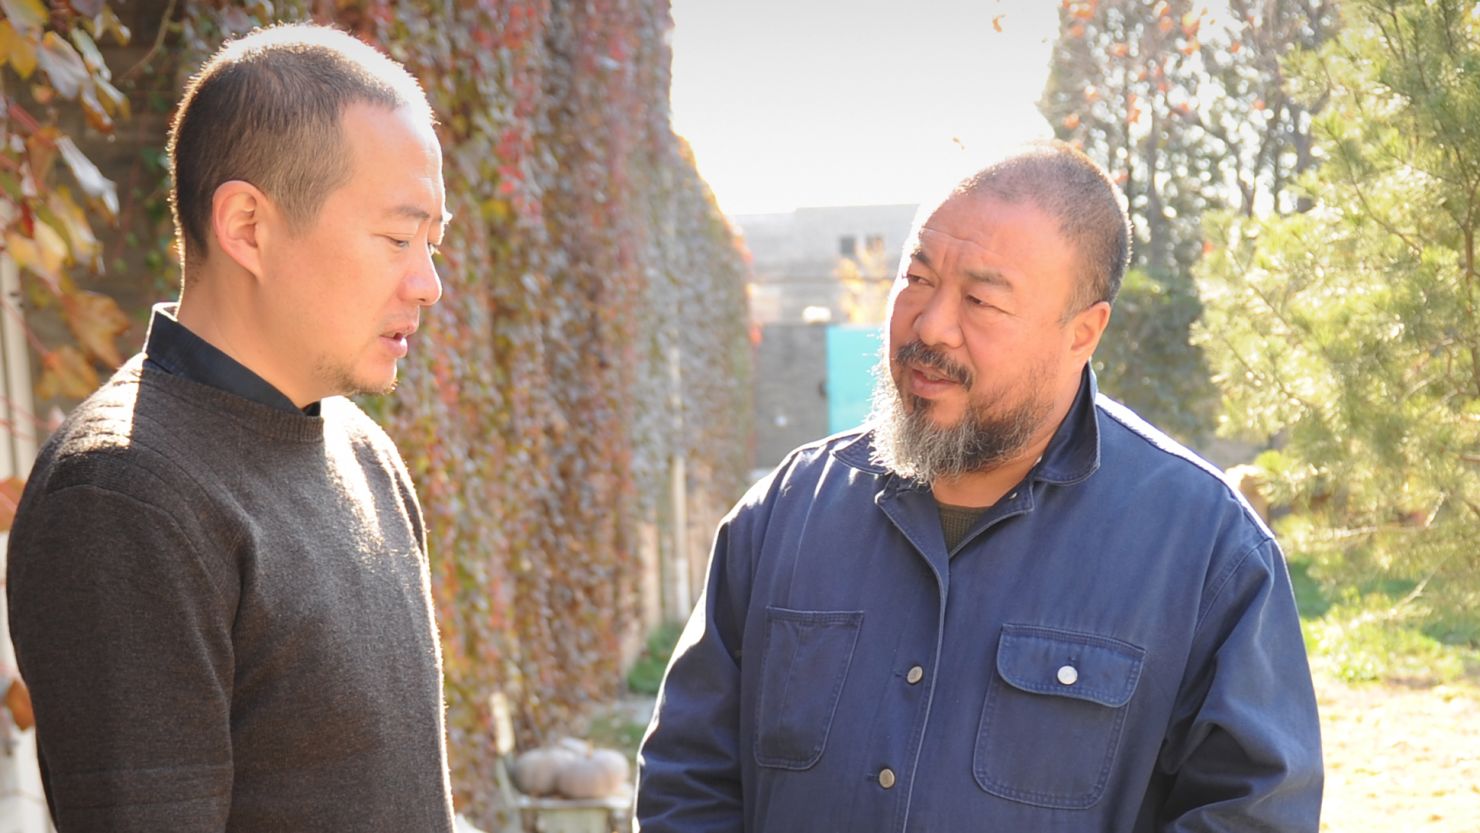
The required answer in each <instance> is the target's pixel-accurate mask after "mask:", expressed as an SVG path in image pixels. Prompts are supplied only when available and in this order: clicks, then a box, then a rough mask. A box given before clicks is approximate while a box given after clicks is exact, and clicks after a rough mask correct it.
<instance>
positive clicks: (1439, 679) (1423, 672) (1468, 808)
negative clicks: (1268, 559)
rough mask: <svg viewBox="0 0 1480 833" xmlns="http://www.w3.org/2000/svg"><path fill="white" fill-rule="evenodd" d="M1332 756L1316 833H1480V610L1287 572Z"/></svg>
mask: <svg viewBox="0 0 1480 833" xmlns="http://www.w3.org/2000/svg"><path fill="white" fill-rule="evenodd" d="M1290 573H1291V578H1292V579H1293V580H1294V582H1295V593H1296V598H1297V601H1298V602H1299V603H1300V610H1301V615H1302V617H1303V619H1304V626H1305V635H1306V644H1307V646H1308V647H1309V649H1310V655H1311V666H1312V669H1313V671H1314V673H1315V682H1316V696H1317V699H1318V700H1319V702H1320V708H1321V734H1322V745H1323V747H1324V750H1323V751H1324V753H1325V757H1326V796H1325V802H1324V804H1323V806H1322V812H1321V830H1322V831H1329V833H1390V831H1392V832H1393V833H1475V832H1476V831H1480V647H1477V646H1480V638H1477V635H1480V611H1473V610H1460V611H1449V612H1447V613H1442V614H1436V613H1435V612H1434V611H1433V610H1429V609H1427V608H1426V607H1425V603H1424V597H1423V596H1422V595H1421V594H1420V595H1418V596H1415V595H1414V589H1415V585H1413V584H1411V583H1405V582H1387V583H1383V584H1373V585H1369V586H1364V587H1349V588H1346V589H1345V590H1343V591H1340V592H1333V591H1330V590H1328V589H1326V588H1323V587H1322V586H1321V585H1320V584H1319V583H1318V582H1316V581H1315V580H1313V579H1312V578H1311V576H1310V575H1309V571H1308V569H1307V567H1306V565H1304V564H1302V563H1300V562H1298V561H1296V562H1294V563H1292V564H1291V565H1290Z"/></svg>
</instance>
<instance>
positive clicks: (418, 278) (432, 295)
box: [406, 250, 442, 307]
mask: <svg viewBox="0 0 1480 833" xmlns="http://www.w3.org/2000/svg"><path fill="white" fill-rule="evenodd" d="M406 291H407V295H408V296H409V297H410V299H411V300H413V301H415V302H416V303H417V304H419V305H421V306H424V307H429V306H431V305H432V304H435V303H437V301H439V300H441V299H442V277H441V276H440V275H438V274H437V265H436V264H435V263H434V262H433V261H432V253H431V250H427V252H426V254H425V255H423V256H422V257H421V258H420V259H418V260H417V262H416V266H415V268H414V269H413V270H412V272H411V274H409V275H407V276H406Z"/></svg>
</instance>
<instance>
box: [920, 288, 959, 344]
mask: <svg viewBox="0 0 1480 833" xmlns="http://www.w3.org/2000/svg"><path fill="white" fill-rule="evenodd" d="M960 313H961V304H960V302H959V301H957V300H955V299H953V298H951V297H950V295H949V293H947V292H944V291H941V290H936V291H935V292H934V293H932V294H931V296H930V300H929V301H928V302H927V303H926V304H925V308H924V309H922V310H920V314H919V315H918V316H916V317H915V335H916V336H917V337H918V338H919V339H920V341H921V342H923V343H924V344H925V345H926V346H928V347H945V348H956V347H960V346H961V343H962V342H961V316H960Z"/></svg>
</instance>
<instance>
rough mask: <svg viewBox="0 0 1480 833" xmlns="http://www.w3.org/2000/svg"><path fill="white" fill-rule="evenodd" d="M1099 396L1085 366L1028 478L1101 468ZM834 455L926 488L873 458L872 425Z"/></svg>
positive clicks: (1069, 480) (1077, 475)
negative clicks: (1070, 402) (1065, 410)
mask: <svg viewBox="0 0 1480 833" xmlns="http://www.w3.org/2000/svg"><path fill="white" fill-rule="evenodd" d="M1098 398H1099V385H1098V383H1097V382H1096V381H1095V374H1094V371H1092V370H1090V369H1089V366H1088V365H1086V366H1085V368H1084V372H1083V374H1082V376H1081V378H1080V383H1079V393H1078V394H1077V395H1075V397H1074V404H1073V405H1071V406H1069V413H1068V414H1067V415H1066V416H1065V417H1064V421H1063V422H1061V423H1059V427H1058V430H1057V431H1055V432H1054V435H1053V439H1051V440H1049V442H1048V448H1047V449H1045V450H1044V452H1043V459H1042V460H1040V461H1039V462H1038V465H1037V466H1034V467H1033V471H1032V472H1031V473H1030V474H1029V475H1028V479H1029V480H1037V481H1043V482H1045V483H1056V484H1059V485H1065V486H1067V485H1072V484H1074V483H1079V482H1080V481H1083V480H1085V479H1086V478H1088V477H1089V476H1090V475H1092V474H1094V473H1095V470H1097V469H1098V468H1099V467H1100V423H1099V419H1098V413H1097V410H1098V409H1097V408H1096V407H1095V402H1096V400H1097V399H1098ZM832 454H833V456H834V457H836V458H837V459H838V460H839V461H841V462H843V463H844V464H846V465H848V466H851V467H853V468H855V469H858V470H859V471H863V472H868V473H870V474H875V475H881V476H882V475H887V476H889V477H890V478H891V479H896V480H899V481H900V483H899V487H900V488H909V487H910V486H913V487H916V488H924V485H925V484H922V483H912V482H911V481H907V480H905V479H904V478H899V477H897V476H895V475H894V474H893V473H892V472H890V471H888V470H887V469H886V468H884V466H883V465H881V464H880V463H879V462H878V461H877V460H875V459H874V432H873V429H872V428H869V429H867V430H865V431H863V432H862V433H860V434H859V435H858V436H857V437H854V438H853V439H851V440H848V441H846V442H844V443H843V444H842V445H840V446H838V447H837V448H835V449H833V452H832Z"/></svg>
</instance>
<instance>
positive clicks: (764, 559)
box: [637, 372, 1322, 833]
mask: <svg viewBox="0 0 1480 833" xmlns="http://www.w3.org/2000/svg"><path fill="white" fill-rule="evenodd" d="M870 451H871V448H870V436H869V434H868V433H866V432H852V433H846V434H841V435H838V436H835V437H831V438H828V439H826V440H823V441H821V442H819V443H816V444H813V445H809V446H805V447H803V448H801V449H799V450H798V451H796V452H794V453H793V454H792V455H791V456H790V457H789V458H788V459H787V460H786V461H785V462H784V463H782V465H781V466H780V468H778V469H777V470H776V472H774V473H773V474H772V475H771V476H769V477H768V478H766V479H765V480H762V481H761V482H760V483H757V484H756V486H755V487H754V488H752V489H751V491H750V492H749V494H748V495H747V496H746V497H745V498H744V499H743V500H742V501H741V502H740V504H739V505H738V506H736V508H735V509H734V510H733V511H732V512H731V514H730V515H729V516H728V517H727V518H726V519H725V520H724V522H723V523H722V524H721V526H720V529H719V532H718V536H717V538H716V541H715V546H714V553H713V557H712V559H711V562H710V567H709V577H708V581H707V585H706V588H705V592H704V595H703V597H702V598H701V600H700V603H699V605H698V606H697V607H696V609H695V611H694V615H693V617H692V618H691V619H690V621H689V624H688V627H687V629H686V630H685V632H684V637H683V639H682V640H681V642H680V646H679V649H678V651H677V652H676V653H675V655H674V658H673V661H672V663H671V665H670V667H669V670H668V674H667V677H666V679H665V680H664V684H663V690H662V693H661V695H660V696H659V700H658V708H657V711H656V714H655V715H654V718H653V723H652V725H651V726H650V727H649V731H648V736H647V738H646V739H645V741H644V743H643V747H642V752H641V756H640V759H639V779H638V794H637V821H638V823H639V825H640V829H641V830H642V831H644V833H660V832H661V833H667V832H668V831H674V832H675V833H677V831H683V832H684V833H698V832H699V831H706V833H708V832H710V831H714V832H717V831H742V830H744V831H753V833H761V832H762V831H763V832H764V833H790V831H798V833H800V831H807V832H808V833H814V831H848V833H866V832H868V831H880V833H882V831H911V833H925V831H932V833H937V832H938V833H957V832H958V831H976V830H981V831H1012V833H1036V832H1037V831H1065V833H1068V832H1069V831H1073V833H1087V831H1127V833H1129V832H1131V831H1134V832H1135V833H1140V831H1253V830H1261V831H1263V830H1268V831H1282V832H1283V831H1311V833H1314V831H1315V830H1316V829H1317V818H1318V815H1319V808H1320V799H1321V779H1322V771H1321V752H1320V730H1319V725H1318V722H1317V717H1316V703H1315V696H1314V693H1313V691H1312V687H1311V679H1310V671H1309V668H1308V666H1307V664H1306V658H1305V649H1304V645H1303V643H1302V640H1301V635H1300V624H1299V621H1298V619H1297V616H1296V611H1295V600H1294V596H1293V593H1292V592H1291V588H1290V582H1289V576H1288V573H1287V572H1286V569H1285V565H1284V561H1283V559H1282V557H1281V554H1280V551H1279V548H1278V546H1277V545H1276V544H1275V542H1274V540H1273V539H1272V538H1271V537H1270V533H1269V531H1268V530H1267V529H1266V528H1265V527H1264V526H1263V525H1262V524H1261V523H1260V522H1259V521H1258V520H1257V518H1255V517H1254V516H1253V515H1252V513H1251V512H1250V511H1249V509H1248V507H1247V505H1246V504H1245V503H1244V502H1243V501H1242V500H1241V499H1240V498H1239V497H1238V496H1237V495H1236V494H1235V493H1234V492H1233V491H1232V490H1231V489H1229V488H1228V486H1227V485H1225V483H1224V482H1223V481H1222V479H1221V478H1220V477H1219V476H1218V472H1217V471H1216V470H1215V469H1212V468H1210V467H1208V466H1207V465H1206V464H1205V463H1202V462H1201V461H1199V460H1197V459H1196V458H1195V457H1193V456H1192V455H1191V454H1189V453H1188V452H1187V451H1186V450H1184V449H1182V448H1181V447H1180V446H1178V445H1176V444H1175V443H1174V442H1172V441H1171V440H1169V439H1167V438H1166V437H1165V436H1163V435H1162V434H1160V433H1158V432H1157V431H1156V430H1155V429H1153V428H1151V427H1150V426H1148V425H1146V424H1145V423H1144V422H1142V421H1141V420H1140V419H1139V418H1137V417H1136V416H1135V415H1134V414H1132V413H1130V412H1129V411H1128V410H1126V409H1125V408H1124V407H1122V406H1120V405H1117V404H1116V403H1114V402H1111V401H1109V400H1107V399H1105V398H1103V397H1099V396H1097V394H1096V391H1095V385H1094V379H1093V376H1092V375H1091V374H1089V373H1088V372H1086V374H1085V380H1084V383H1083V386H1082V388H1081V391H1080V394H1079V398H1078V401H1076V403H1075V405H1074V407H1073V408H1072V409H1071V411H1070V413H1069V416H1068V417H1067V418H1066V419H1065V421H1064V423H1063V424H1062V425H1061V426H1060V428H1059V430H1058V432H1057V434H1056V435H1055V437H1054V439H1053V440H1052V442H1051V443H1050V445H1049V447H1048V451H1047V452H1046V453H1045V454H1044V456H1043V459H1042V460H1041V461H1040V462H1039V464H1038V465H1037V466H1036V467H1035V468H1034V469H1033V471H1032V472H1031V473H1030V474H1029V475H1028V477H1027V478H1026V479H1025V480H1024V482H1023V483H1022V484H1021V485H1020V486H1019V487H1018V488H1017V489H1016V491H1014V492H1012V493H1010V494H1009V495H1008V496H1007V497H1005V498H1004V499H1003V500H1001V501H999V502H998V504H997V505H996V506H994V507H993V508H992V509H990V510H989V511H988V512H987V513H986V514H985V515H984V516H983V517H982V518H981V519H980V520H979V521H978V522H977V524H976V526H975V527H974V529H973V530H972V531H971V532H970V533H968V535H967V536H966V538H965V539H964V540H963V541H962V542H961V543H960V544H959V545H958V546H957V548H956V550H955V551H954V552H952V553H948V552H947V551H946V548H945V543H944V539H943V537H942V532H941V525H940V519H939V515H938V512H937V507H936V504H935V502H934V500H933V498H932V496H931V493H930V491H929V489H928V488H926V487H924V486H922V485H920V484H918V483H913V482H910V481H907V480H905V479H903V478H900V477H897V476H895V475H893V474H890V473H889V472H886V471H885V470H884V469H882V468H881V467H880V466H878V465H877V464H875V463H873V462H871V461H870Z"/></svg>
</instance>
